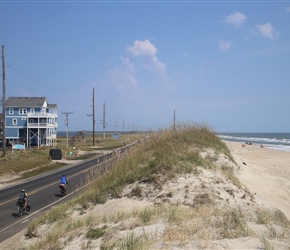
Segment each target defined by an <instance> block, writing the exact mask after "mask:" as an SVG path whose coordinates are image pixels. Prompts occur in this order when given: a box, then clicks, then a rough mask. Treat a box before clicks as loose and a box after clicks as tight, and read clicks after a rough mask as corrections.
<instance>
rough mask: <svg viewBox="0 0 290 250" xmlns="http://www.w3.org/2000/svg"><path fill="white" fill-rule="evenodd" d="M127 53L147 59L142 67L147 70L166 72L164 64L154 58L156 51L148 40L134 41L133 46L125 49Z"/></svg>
mask: <svg viewBox="0 0 290 250" xmlns="http://www.w3.org/2000/svg"><path fill="white" fill-rule="evenodd" d="M127 51H128V52H130V53H131V54H132V55H134V56H135V57H145V58H149V62H147V63H146V64H144V65H143V66H144V67H146V68H148V69H155V70H157V71H159V72H162V73H165V72H166V68H167V66H166V64H164V63H162V62H160V61H159V60H158V58H157V56H156V54H157V49H156V47H155V46H154V45H153V44H152V43H151V42H150V41H149V40H148V39H146V40H144V41H138V40H136V41H134V45H133V46H130V47H127Z"/></svg>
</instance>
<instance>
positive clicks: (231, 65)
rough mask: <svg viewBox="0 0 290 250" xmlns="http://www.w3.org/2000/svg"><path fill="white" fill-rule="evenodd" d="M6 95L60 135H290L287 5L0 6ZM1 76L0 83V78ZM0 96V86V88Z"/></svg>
mask: <svg viewBox="0 0 290 250" xmlns="http://www.w3.org/2000/svg"><path fill="white" fill-rule="evenodd" d="M0 43H1V45H4V46H5V63H6V66H7V67H6V96H7V97H10V96H15V97H16V96H22V97H24V96H29V97H33V96H45V97H47V98H48V102H49V103H53V104H57V105H58V114H59V119H58V122H59V128H58V130H59V131H65V130H66V125H65V115H64V114H63V112H73V113H72V114H70V115H69V130H70V131H79V130H92V127H93V122H92V117H91V116H88V115H90V114H92V112H93V111H92V93H93V89H94V92H95V115H96V130H97V131H102V130H103V123H102V120H103V110H104V103H106V109H105V110H106V125H107V127H106V130H116V129H117V130H121V131H122V130H125V131H127V130H132V129H140V130H145V129H146V130H147V129H153V130H156V129H162V128H167V127H169V126H170V125H172V124H173V120H174V110H175V120H176V123H192V122H196V123H202V124H207V125H208V126H209V127H210V128H212V129H213V130H215V131H217V132H289V131H290V112H289V111H290V98H289V93H290V64H289V58H290V57H289V55H290V1H206V0H205V1H183V2H182V1H155V2H154V1H83V2H81V1H0ZM1 83H2V81H1ZM0 89H1V93H2V84H1V88H0Z"/></svg>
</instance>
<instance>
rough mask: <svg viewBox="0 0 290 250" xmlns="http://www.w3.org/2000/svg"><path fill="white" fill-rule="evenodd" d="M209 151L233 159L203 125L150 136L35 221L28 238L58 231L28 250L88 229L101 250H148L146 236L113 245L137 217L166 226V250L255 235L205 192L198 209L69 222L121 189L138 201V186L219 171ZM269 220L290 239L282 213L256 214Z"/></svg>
mask: <svg viewBox="0 0 290 250" xmlns="http://www.w3.org/2000/svg"><path fill="white" fill-rule="evenodd" d="M208 148H211V149H214V150H215V151H216V152H218V153H222V154H224V155H226V156H227V157H229V158H230V159H232V157H231V155H230V152H229V150H228V148H227V147H226V145H225V144H224V143H223V142H222V141H221V140H220V139H219V138H218V136H217V135H216V134H215V133H214V132H213V131H211V130H210V129H209V128H207V127H206V126H203V125H196V124H193V125H192V124H191V125H179V126H177V127H174V128H171V129H168V130H164V131H161V132H158V133H153V134H151V135H150V137H147V138H146V139H145V140H144V141H143V142H142V143H140V144H138V145H137V146H136V147H133V148H131V149H130V150H129V151H128V152H126V153H124V154H123V155H122V156H121V157H120V158H119V159H118V161H116V162H115V164H114V166H113V168H112V169H111V170H108V171H107V172H106V173H105V174H104V175H103V176H102V175H101V173H100V172H99V171H92V173H91V175H90V177H89V178H90V180H95V181H94V182H93V183H92V184H91V186H90V188H89V190H88V191H86V192H85V193H83V194H81V195H80V196H78V197H76V198H75V199H74V200H71V201H69V202H68V203H66V204H63V205H60V206H58V207H55V208H52V209H51V210H50V211H48V212H47V213H46V214H45V215H44V216H42V217H40V218H38V219H35V220H34V221H33V222H32V223H31V224H30V225H29V227H28V231H27V235H29V236H31V237H33V236H34V235H37V230H38V228H39V227H40V226H41V225H43V224H45V223H53V224H54V225H55V227H54V228H55V230H53V232H52V233H48V234H47V236H46V237H45V238H44V239H43V240H41V241H38V243H37V244H35V245H33V246H31V248H27V249H59V248H60V245H61V243H60V242H59V239H60V238H61V237H63V235H64V234H65V232H66V233H69V234H70V237H71V238H73V237H74V236H75V235H78V233H79V229H83V230H84V228H87V229H86V230H87V231H86V234H85V235H86V237H87V238H88V240H89V241H91V240H94V239H98V238H99V237H102V247H101V249H106V250H109V249H149V246H150V245H151V244H154V238H150V237H149V236H148V235H147V234H145V233H144V234H141V235H135V234H134V233H133V232H132V233H129V234H127V235H126V236H125V237H123V238H121V239H115V240H113V235H114V233H115V232H116V230H118V228H119V227H120V225H119V224H118V223H119V222H121V221H126V220H128V219H130V218H135V220H136V222H135V224H136V226H137V225H138V226H139V227H140V226H143V227H145V226H147V225H150V224H152V223H156V222H160V221H163V222H164V223H167V226H166V228H165V232H164V236H163V242H164V244H165V245H164V247H165V248H166V246H168V247H169V246H170V244H171V243H172V242H173V243H174V242H179V243H180V244H181V246H183V245H184V246H185V245H186V244H187V243H188V242H189V241H192V240H195V241H196V242H197V244H198V246H199V248H200V249H207V247H209V241H210V240H220V239H225V238H228V239H233V238H238V237H248V236H253V233H252V231H251V230H250V228H249V227H248V225H247V220H248V219H249V218H248V217H247V214H246V213H245V212H244V211H242V210H241V209H239V208H230V207H228V208H218V207H217V206H216V205H215V203H214V202H213V201H212V199H211V196H210V195H209V194H207V193H203V194H200V195H197V196H196V197H195V200H194V204H195V205H194V206H192V207H190V208H185V207H180V206H174V205H171V206H168V205H164V204H163V205H162V204H161V205H159V206H154V207H153V208H146V209H143V210H141V211H135V212H134V213H118V214H116V215H114V216H112V217H88V218H87V219H83V220H79V219H78V218H77V217H76V218H70V217H69V214H70V213H71V212H72V208H75V207H79V209H80V214H83V209H87V208H89V207H92V206H94V205H96V204H98V203H105V202H106V201H107V200H108V199H111V198H120V197H121V196H122V191H123V188H124V187H125V186H126V185H128V184H133V183H137V184H136V185H135V186H134V188H133V189H132V192H133V193H134V196H135V197H140V196H142V189H141V187H140V186H139V184H138V183H140V182H142V183H150V184H151V185H154V186H155V187H156V188H159V187H161V186H162V185H163V184H164V183H165V182H166V180H169V179H173V178H174V177H176V176H177V175H178V174H186V173H193V174H196V175H199V174H200V173H199V171H197V167H199V168H215V166H214V164H212V162H211V161H213V160H214V159H204V158H203V157H201V155H200V152H202V151H204V150H206V149H208ZM216 170H217V169H215V171H216ZM220 172H221V173H223V174H224V175H225V176H227V178H228V179H230V180H232V182H233V183H234V184H235V185H237V187H239V188H242V186H241V184H240V183H239V182H238V180H237V179H236V178H235V177H234V173H233V169H232V168H230V167H228V166H222V167H221V169H220ZM269 217H270V218H269ZM270 220H271V221H278V222H279V223H281V224H282V225H283V226H284V227H285V236H283V237H286V235H287V236H289V232H288V231H287V228H289V225H288V220H286V219H285V217H284V215H283V213H281V212H279V211H276V212H274V213H272V212H271V213H270V212H268V211H266V212H265V211H258V213H257V221H258V222H260V223H261V224H266V223H268V222H269V221H270ZM61 225H66V227H65V228H63V226H61ZM60 232H62V233H60ZM269 234H270V235H272V237H274V236H277V234H276V233H275V231H274V230H273V227H272V229H271V227H269ZM262 243H263V244H264V246H265V248H267V249H270V243H269V241H268V238H263V239H262ZM25 249H26V248H25Z"/></svg>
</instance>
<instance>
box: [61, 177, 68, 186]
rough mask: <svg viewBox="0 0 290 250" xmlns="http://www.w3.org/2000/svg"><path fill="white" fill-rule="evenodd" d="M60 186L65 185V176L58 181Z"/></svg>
mask: <svg viewBox="0 0 290 250" xmlns="http://www.w3.org/2000/svg"><path fill="white" fill-rule="evenodd" d="M60 184H64V185H66V184H67V178H66V176H65V175H63V176H62V177H61V179H60Z"/></svg>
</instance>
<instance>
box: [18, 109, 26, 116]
mask: <svg viewBox="0 0 290 250" xmlns="http://www.w3.org/2000/svg"><path fill="white" fill-rule="evenodd" d="M18 114H19V115H26V114H27V108H19V110H18Z"/></svg>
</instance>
